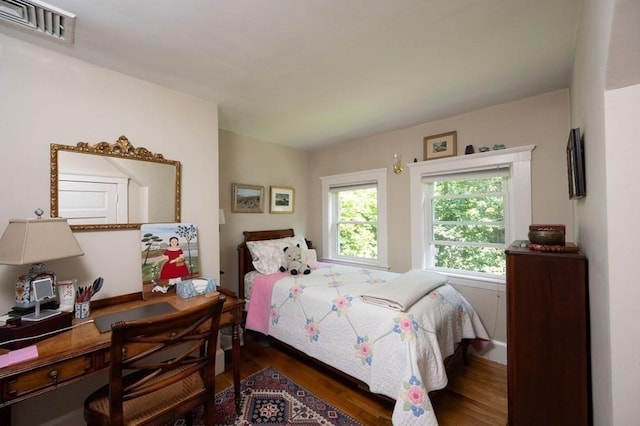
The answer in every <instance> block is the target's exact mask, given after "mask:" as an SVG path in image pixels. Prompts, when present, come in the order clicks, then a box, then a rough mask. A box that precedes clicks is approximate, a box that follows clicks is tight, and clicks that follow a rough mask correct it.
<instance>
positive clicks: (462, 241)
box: [423, 168, 509, 276]
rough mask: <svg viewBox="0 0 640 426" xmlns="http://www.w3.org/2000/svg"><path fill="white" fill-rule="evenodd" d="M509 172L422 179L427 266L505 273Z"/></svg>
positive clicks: (463, 271)
mask: <svg viewBox="0 0 640 426" xmlns="http://www.w3.org/2000/svg"><path fill="white" fill-rule="evenodd" d="M508 176H509V169H508V168H503V169H494V168H492V169H490V170H486V171H480V172H471V173H465V174H456V175H453V176H451V175H446V176H437V177H428V178H424V179H423V183H424V190H425V199H426V200H427V203H426V204H425V207H426V208H425V213H426V214H427V216H426V217H425V222H426V223H427V226H426V227H425V229H426V231H427V235H426V240H427V241H428V244H429V247H428V250H427V259H426V264H427V267H429V268H432V269H437V270H442V271H452V272H460V273H469V272H471V273H478V274H487V275H489V276H491V275H499V276H502V275H504V274H505V255H504V247H505V240H506V237H507V230H508V223H507V220H506V218H507V217H508V203H507V202H506V201H507V200H508V191H507V188H508Z"/></svg>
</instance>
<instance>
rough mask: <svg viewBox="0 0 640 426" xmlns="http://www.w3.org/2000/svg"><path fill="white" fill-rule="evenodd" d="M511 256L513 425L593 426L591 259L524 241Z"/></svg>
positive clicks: (509, 336)
mask: <svg viewBox="0 0 640 426" xmlns="http://www.w3.org/2000/svg"><path fill="white" fill-rule="evenodd" d="M567 245H571V243H567ZM506 255H507V384H508V410H509V413H508V418H509V425H511V426H517V425H590V424H591V422H592V417H591V386H590V347H589V346H590V343H589V309H588V307H589V298H588V284H587V259H586V257H585V256H584V255H583V254H582V253H580V252H579V251H578V252H572V253H570V252H541V251H535V250H531V249H529V248H528V247H527V245H526V244H522V242H521V241H516V242H514V243H513V244H512V245H511V246H509V248H508V249H507V250H506Z"/></svg>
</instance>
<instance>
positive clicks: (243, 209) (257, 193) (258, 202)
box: [231, 183, 264, 213]
mask: <svg viewBox="0 0 640 426" xmlns="http://www.w3.org/2000/svg"><path fill="white" fill-rule="evenodd" d="M231 196H232V199H231V211H232V212H233V213H262V212H263V209H264V208H263V200H264V187H263V186H259V185H245V184H242V183H234V184H232V187H231Z"/></svg>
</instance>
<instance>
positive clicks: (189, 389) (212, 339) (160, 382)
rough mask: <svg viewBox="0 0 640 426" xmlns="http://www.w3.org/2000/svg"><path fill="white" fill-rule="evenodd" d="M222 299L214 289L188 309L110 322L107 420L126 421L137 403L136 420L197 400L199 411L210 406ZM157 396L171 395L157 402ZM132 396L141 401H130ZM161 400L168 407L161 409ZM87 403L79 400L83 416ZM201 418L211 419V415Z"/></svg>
mask: <svg viewBox="0 0 640 426" xmlns="http://www.w3.org/2000/svg"><path fill="white" fill-rule="evenodd" d="M224 301H225V297H224V295H222V294H219V295H218V296H217V297H214V298H211V300H208V301H206V302H204V303H202V304H200V305H198V306H195V307H192V308H189V309H184V310H180V311H177V312H174V313H170V314H166V315H161V316H156V317H153V318H146V319H142V320H132V321H121V322H118V323H115V324H113V325H112V335H111V360H110V362H111V365H110V370H109V391H108V394H109V401H108V406H109V424H113V425H118V424H124V423H125V422H126V423H129V421H130V419H129V416H130V415H131V414H132V413H134V412H135V413H137V412H138V409H139V410H140V411H141V414H140V413H138V414H135V416H137V417H140V418H144V419H145V421H144V423H140V424H148V423H149V424H150V423H157V422H159V421H166V420H171V419H174V418H177V417H180V416H181V415H183V414H186V413H188V412H190V411H191V410H193V408H195V407H197V406H198V405H200V404H204V405H205V407H204V413H205V415H207V413H208V414H211V413H213V412H214V410H215V409H214V407H213V404H214V400H215V358H216V356H215V353H216V350H217V347H218V344H217V343H218V331H219V328H220V316H221V312H222V305H223V304H224ZM161 398H169V399H171V400H170V401H169V402H167V404H161V403H159V402H160V399H161ZM180 398H184V401H183V402H180ZM138 401H144V402H143V403H144V404H145V407H136V404H138ZM176 402H180V403H176ZM165 405H166V406H167V407H170V409H171V410H172V412H167V413H163V412H162V410H161V407H163V406H165ZM207 405H211V407H208V406H207ZM156 406H157V407H158V409H157V411H158V412H157V413H156V412H155V411H156V408H153V407H156ZM88 407H90V405H89V406H88V405H87V403H85V419H87V421H88V422H89V420H88V419H90V418H93V416H92V414H91V413H90V411H91V410H90V409H88ZM131 407H134V408H135V409H134V408H131ZM145 410H146V411H148V412H146V411H145ZM129 411H130V412H129ZM152 411H153V412H152ZM96 417H98V416H96ZM132 421H133V420H132ZM206 421H207V424H212V422H213V419H206ZM136 424H138V423H136Z"/></svg>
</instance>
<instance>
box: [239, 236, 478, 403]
mask: <svg viewBox="0 0 640 426" xmlns="http://www.w3.org/2000/svg"><path fill="white" fill-rule="evenodd" d="M243 235H244V239H243V240H242V242H241V243H240V244H238V295H239V297H240V298H241V299H242V300H244V297H245V294H244V276H245V274H246V273H247V272H251V271H255V268H254V267H253V262H252V259H251V254H250V253H249V248H248V247H247V241H261V240H275V239H278V238H285V237H293V236H294V231H293V229H291V228H289V229H273V230H267V231H244V232H243ZM305 241H306V242H307V246H308V247H309V248H311V246H312V244H311V241H309V240H305ZM267 338H268V339H269V341H271V342H275V343H276V344H277V345H278V346H280V347H284V348H285V349H287V350H288V351H290V352H293V353H295V354H297V355H300V356H302V357H303V358H305V359H308V360H311V361H312V362H313V363H314V364H316V365H319V366H320V367H322V368H324V369H327V370H329V371H331V372H333V373H335V374H338V375H339V376H341V377H344V378H346V379H347V380H349V381H350V382H352V383H354V384H355V385H356V386H357V387H358V388H360V389H362V390H365V391H367V392H370V393H372V392H371V391H370V390H369V387H368V386H367V384H366V383H364V382H362V381H360V380H358V379H355V378H354V377H351V376H349V375H348V374H346V373H344V372H342V371H340V370H338V369H336V368H334V367H332V366H330V365H328V364H326V363H324V362H322V361H319V360H317V359H315V358H312V357H310V356H308V355H306V354H305V353H304V352H302V351H300V350H298V349H296V348H294V347H292V346H290V345H287V344H286V343H283V342H280V341H279V340H276V339H274V338H272V337H270V336H267ZM469 343H470V341H469V340H467V339H465V340H463V341H462V342H461V343H460V344H459V345H458V347H457V348H456V351H455V352H454V353H453V355H451V356H450V357H448V358H447V359H445V361H444V365H445V369H446V371H447V374H449V373H450V372H451V371H452V370H453V369H454V368H455V367H456V366H458V365H460V364H467V350H468V348H469ZM437 392H438V391H434V392H432V393H437ZM372 394H373V393H372ZM375 395H377V396H379V397H381V398H384V399H386V400H389V401H393V400H392V399H391V398H389V397H386V396H383V395H379V394H375Z"/></svg>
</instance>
